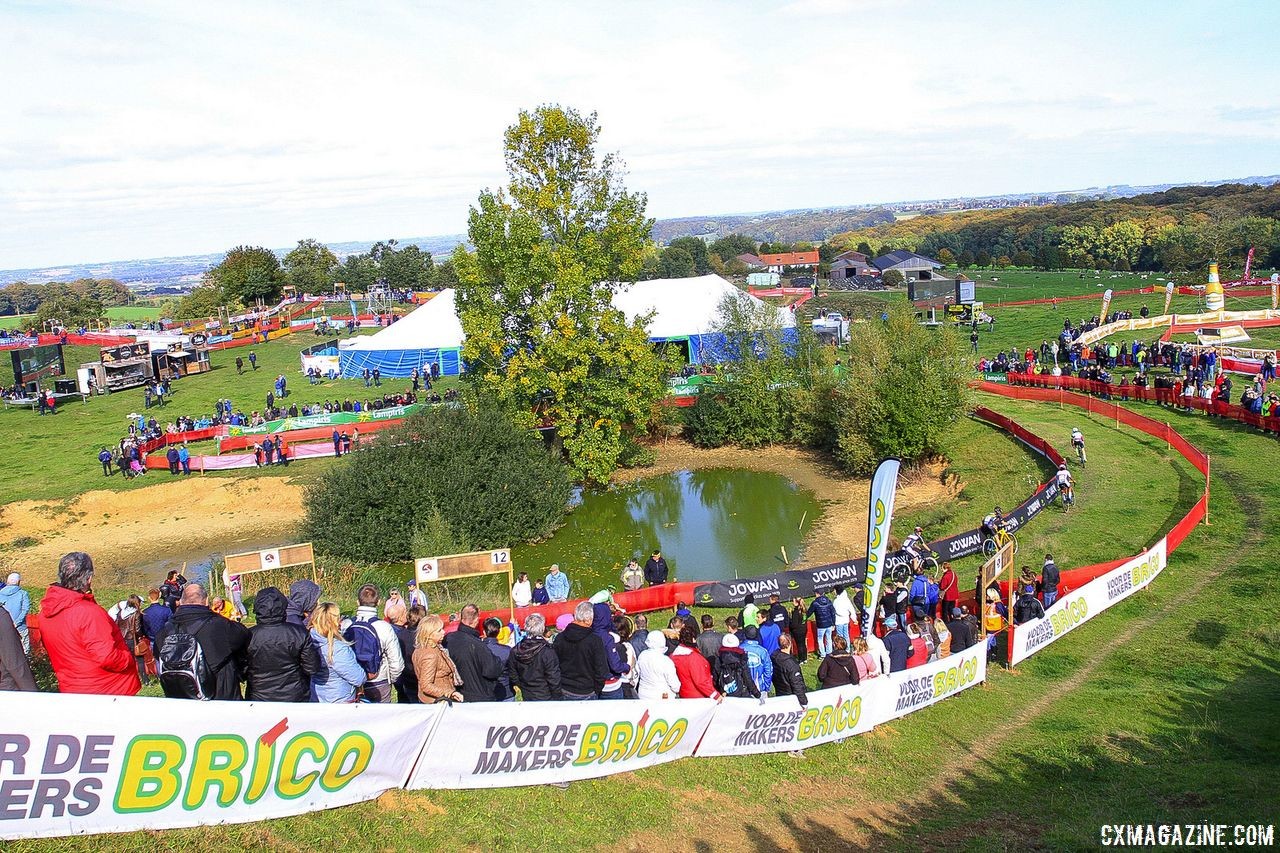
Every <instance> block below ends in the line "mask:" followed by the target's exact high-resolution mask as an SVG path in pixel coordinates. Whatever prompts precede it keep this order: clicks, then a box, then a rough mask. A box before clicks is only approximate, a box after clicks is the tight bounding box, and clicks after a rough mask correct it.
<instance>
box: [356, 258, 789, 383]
mask: <svg viewBox="0 0 1280 853" xmlns="http://www.w3.org/2000/svg"><path fill="white" fill-rule="evenodd" d="M726 295H733V296H736V297H738V298H743V299H747V300H749V301H751V302H753V303H756V304H758V305H764V304H765V303H764V302H763V301H762V300H760V299H758V298H756V297H754V296H751V295H749V294H747V293H745V292H744V291H742V290H740V289H738V288H737V287H734V286H733V285H732V284H731V283H729V282H728V281H726V280H724V279H723V278H721V277H720V276H718V275H703V276H697V277H695V278H659V279H653V280H652V281H638V282H635V283H634V284H619V285H617V286H616V287H615V291H614V295H613V305H614V307H615V308H617V309H618V310H620V311H621V312H622V313H623V314H625V315H626V316H627V318H628V319H630V320H634V319H635V318H636V317H640V316H643V315H645V314H648V313H650V312H653V317H652V318H651V319H650V321H649V325H648V331H649V338H650V339H651V340H653V341H678V342H681V343H683V344H687V352H688V357H689V360H690V361H691V362H699V361H718V360H720V359H721V358H722V357H724V355H723V345H724V336H723V335H721V334H719V333H718V332H716V330H715V326H716V322H717V319H718V317H719V309H720V304H721V302H722V301H723V300H724V298H725V296H726ZM453 296H454V294H453V290H452V289H450V290H443V291H441V292H440V294H439V295H437V296H436V297H435V298H434V299H432V300H431V301H430V302H428V303H427V304H426V305H423V306H422V307H421V308H418V309H416V310H414V311H413V312H412V313H410V314H409V315H408V316H406V317H405V318H404V319H402V320H399V321H397V322H395V323H393V324H392V325H390V326H388V327H387V328H386V329H383V330H382V331H381V332H378V333H377V334H376V335H370V336H368V337H362V338H355V339H352V340H349V341H343V342H342V343H341V344H340V345H339V347H340V349H339V360H340V362H341V365H342V375H343V376H359V375H361V374H362V373H363V371H364V369H365V368H366V367H367V368H369V369H371V370H372V369H374V368H377V369H378V371H379V372H380V373H381V374H382V375H383V376H389V377H390V376H408V375H409V374H410V372H412V370H413V369H414V368H415V367H416V368H419V369H422V368H423V366H424V365H425V366H427V367H428V369H429V366H430V365H431V364H433V363H435V364H439V365H440V372H441V373H443V374H445V375H452V374H456V373H458V371H459V369H460V368H461V361H460V358H459V352H460V350H461V347H462V342H463V339H464V337H465V336H464V335H463V333H462V324H461V323H460V322H459V321H458V314H457V309H456V306H455V305H454V298H453ZM775 310H776V311H777V314H778V325H779V326H781V327H783V328H790V327H793V326H795V317H794V316H793V315H792V313H791V312H790V311H788V310H786V309H785V308H777V309H775Z"/></svg>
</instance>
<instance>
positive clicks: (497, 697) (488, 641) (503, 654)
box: [483, 616, 516, 702]
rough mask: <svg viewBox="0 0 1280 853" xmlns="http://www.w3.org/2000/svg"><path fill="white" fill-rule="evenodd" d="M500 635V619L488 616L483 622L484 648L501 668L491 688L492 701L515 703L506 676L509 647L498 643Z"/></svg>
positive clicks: (512, 691)
mask: <svg viewBox="0 0 1280 853" xmlns="http://www.w3.org/2000/svg"><path fill="white" fill-rule="evenodd" d="M501 633H502V620H501V619H496V618H494V617H493V616H490V617H489V618H488V619H486V620H484V640H483V642H484V647H485V648H486V649H488V650H489V654H491V655H493V656H494V657H495V658H497V659H498V663H499V664H500V665H501V666H502V674H501V675H499V676H498V681H497V683H496V684H495V685H494V688H493V698H494V701H496V702H514V701H516V694H515V691H514V690H512V689H511V677H510V676H509V675H507V662H508V661H509V660H510V659H511V647H510V646H504V645H503V644H502V643H499V642H498V635H499V634H501Z"/></svg>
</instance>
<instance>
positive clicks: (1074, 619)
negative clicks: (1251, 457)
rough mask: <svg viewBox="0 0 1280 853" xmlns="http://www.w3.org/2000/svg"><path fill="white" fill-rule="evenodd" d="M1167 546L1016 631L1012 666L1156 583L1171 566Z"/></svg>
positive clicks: (1065, 599)
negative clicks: (1167, 567)
mask: <svg viewBox="0 0 1280 853" xmlns="http://www.w3.org/2000/svg"><path fill="white" fill-rule="evenodd" d="M1167 543H1168V540H1167V539H1161V540H1160V541H1159V542H1157V543H1156V544H1155V545H1153V546H1152V547H1151V550H1150V551H1148V552H1147V553H1145V554H1140V555H1139V556H1137V557H1134V558H1133V559H1131V560H1129V561H1128V562H1126V563H1125V564H1124V565H1122V566H1120V567H1119V568H1116V569H1112V570H1111V571H1109V572H1107V573H1106V574H1105V575H1103V576H1102V577H1099V578H1094V579H1093V580H1091V581H1089V582H1088V583H1087V584H1085V585H1084V586H1082V587H1080V588H1079V589H1076V590H1072V591H1071V593H1069V594H1068V595H1064V596H1062V597H1060V598H1059V599H1058V600H1057V601H1055V602H1054V603H1053V605H1052V606H1051V607H1049V608H1048V609H1047V610H1045V612H1044V618H1043V619H1036V620H1034V621H1032V622H1028V623H1026V624H1025V625H1019V626H1017V627H1016V628H1014V629H1013V639H1012V641H1011V642H1012V644H1013V651H1012V656H1013V660H1012V661H1011V663H1012V664H1014V665H1017V664H1018V663H1020V662H1022V661H1024V660H1026V659H1027V658H1029V657H1031V656H1032V655H1033V654H1035V653H1036V652H1038V651H1040V650H1041V649H1043V648H1044V647H1045V646H1047V645H1049V644H1050V643H1052V642H1054V641H1055V640H1058V639H1060V638H1061V637H1062V636H1064V635H1065V634H1067V633H1070V632H1071V631H1074V630H1075V629H1076V628H1078V627H1080V626H1081V625H1083V624H1084V623H1085V622H1088V621H1089V620H1090V619H1092V618H1093V617H1094V616H1097V615H1098V614H1099V613H1101V612H1102V611H1104V610H1106V609H1107V608H1108V607H1111V606H1112V605H1113V604H1118V603H1119V602H1121V601H1124V600H1125V599H1126V598H1128V597H1129V596H1131V595H1133V594H1134V593H1135V592H1137V591H1138V590H1140V589H1142V588H1143V587H1144V586H1146V585H1147V584H1149V583H1151V582H1152V581H1153V580H1155V578H1156V575H1158V574H1160V573H1161V572H1162V571H1164V568H1165V566H1167V565H1168V563H1169V556H1168V547H1167Z"/></svg>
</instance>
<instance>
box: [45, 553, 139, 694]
mask: <svg viewBox="0 0 1280 853" xmlns="http://www.w3.org/2000/svg"><path fill="white" fill-rule="evenodd" d="M93 571H94V569H93V559H92V558H91V557H90V556H89V555H88V554H85V553H83V552H81V551H75V552H72V553H70V554H67V555H65V556H64V557H63V558H62V559H61V560H59V561H58V580H57V582H56V583H54V584H52V585H50V586H49V588H48V589H47V590H46V591H45V594H44V598H43V599H42V600H41V601H40V637H41V640H42V641H43V642H44V648H45V651H46V652H48V654H49V663H50V664H52V666H53V671H54V674H56V675H57V676H58V689H59V690H60V691H61V692H63V693H97V694H102V695H116V696H133V695H134V694H136V693H137V692H138V690H139V689H141V687H142V684H141V682H140V681H139V679H138V668H137V666H136V665H135V664H134V660H133V650H132V649H130V648H129V647H128V646H126V645H125V642H124V637H123V636H121V634H120V629H119V628H117V627H116V624H115V622H114V621H112V619H111V617H110V616H108V615H107V611H105V610H103V609H102V608H101V607H99V606H98V602H97V601H95V600H94V598H93Z"/></svg>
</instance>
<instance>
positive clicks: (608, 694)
mask: <svg viewBox="0 0 1280 853" xmlns="http://www.w3.org/2000/svg"><path fill="white" fill-rule="evenodd" d="M600 698H601V699H626V698H627V697H626V695H625V694H624V693H623V692H622V688H621V687H619V688H618V689H617V690H602V691H600Z"/></svg>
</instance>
